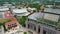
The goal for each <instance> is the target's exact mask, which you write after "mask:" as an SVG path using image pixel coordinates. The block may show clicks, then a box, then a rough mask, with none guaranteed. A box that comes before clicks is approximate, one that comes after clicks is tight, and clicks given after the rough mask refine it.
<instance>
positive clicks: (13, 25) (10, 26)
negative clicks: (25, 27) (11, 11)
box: [8, 23, 17, 29]
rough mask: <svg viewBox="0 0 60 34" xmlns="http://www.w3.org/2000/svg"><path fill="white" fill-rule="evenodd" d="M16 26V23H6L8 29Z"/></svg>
mask: <svg viewBox="0 0 60 34" xmlns="http://www.w3.org/2000/svg"><path fill="white" fill-rule="evenodd" d="M16 26H17V24H16V23H14V24H11V25H8V29H11V28H12V27H16Z"/></svg>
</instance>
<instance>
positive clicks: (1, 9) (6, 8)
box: [0, 6, 9, 11]
mask: <svg viewBox="0 0 60 34" xmlns="http://www.w3.org/2000/svg"><path fill="white" fill-rule="evenodd" d="M5 10H9V8H8V7H7V6H1V7H0V11H5Z"/></svg>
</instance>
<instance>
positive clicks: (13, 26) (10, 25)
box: [0, 11, 19, 34]
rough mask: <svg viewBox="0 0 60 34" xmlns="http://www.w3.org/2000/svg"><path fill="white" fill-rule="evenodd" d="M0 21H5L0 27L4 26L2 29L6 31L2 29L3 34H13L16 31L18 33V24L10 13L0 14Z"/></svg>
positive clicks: (3, 12)
mask: <svg viewBox="0 0 60 34" xmlns="http://www.w3.org/2000/svg"><path fill="white" fill-rule="evenodd" d="M0 20H2V21H4V20H7V22H5V24H4V23H3V24H2V26H5V27H3V28H4V29H6V31H5V30H4V29H3V31H4V32H3V33H4V34H12V33H13V34H14V33H16V32H17V31H19V23H18V21H17V20H16V18H14V17H13V16H12V14H11V13H10V11H2V12H0ZM0 23H1V21H0ZM0 25H1V24H0Z"/></svg>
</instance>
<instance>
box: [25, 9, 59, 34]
mask: <svg viewBox="0 0 60 34" xmlns="http://www.w3.org/2000/svg"><path fill="white" fill-rule="evenodd" d="M59 21H60V9H52V8H44V12H39V13H34V14H32V15H30V16H28V18H27V21H26V29H27V32H28V33H30V34H60V26H59V25H58V24H59Z"/></svg>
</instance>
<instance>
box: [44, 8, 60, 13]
mask: <svg viewBox="0 0 60 34" xmlns="http://www.w3.org/2000/svg"><path fill="white" fill-rule="evenodd" d="M44 12H50V13H57V14H60V9H53V8H44Z"/></svg>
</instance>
